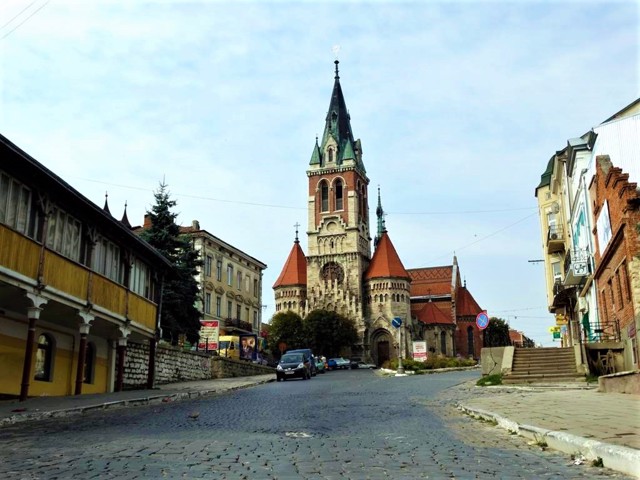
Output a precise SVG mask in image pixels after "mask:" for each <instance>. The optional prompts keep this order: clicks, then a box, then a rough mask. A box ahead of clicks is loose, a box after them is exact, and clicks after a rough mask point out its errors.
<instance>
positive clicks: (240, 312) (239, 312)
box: [236, 304, 242, 320]
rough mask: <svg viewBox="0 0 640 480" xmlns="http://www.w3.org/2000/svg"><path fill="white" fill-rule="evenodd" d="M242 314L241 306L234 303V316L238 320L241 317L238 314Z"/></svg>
mask: <svg viewBox="0 0 640 480" xmlns="http://www.w3.org/2000/svg"><path fill="white" fill-rule="evenodd" d="M241 314H242V306H241V305H240V304H238V305H236V318H237V319H238V320H240V319H241V318H242V317H241V316H240V315H241Z"/></svg>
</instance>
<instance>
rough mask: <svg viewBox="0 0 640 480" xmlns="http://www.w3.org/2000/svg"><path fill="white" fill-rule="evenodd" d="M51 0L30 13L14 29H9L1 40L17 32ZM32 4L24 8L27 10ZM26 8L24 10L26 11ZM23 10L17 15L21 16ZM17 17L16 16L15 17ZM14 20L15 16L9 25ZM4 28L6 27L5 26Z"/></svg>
mask: <svg viewBox="0 0 640 480" xmlns="http://www.w3.org/2000/svg"><path fill="white" fill-rule="evenodd" d="M50 1H51V0H46V1H45V2H44V3H43V4H42V5H40V6H39V7H38V8H37V9H36V10H35V11H34V12H33V13H32V14H31V15H29V16H28V17H27V18H25V19H24V20H23V21H22V22H20V23H19V24H18V25H16V26H15V27H14V28H13V29H12V30H9V31H8V32H7V33H5V34H4V35H3V36H2V37H1V38H0V40H4V39H5V38H7V37H8V36H9V35H11V34H12V33H13V32H15V31H16V30H17V29H18V28H20V27H21V26H22V25H24V24H25V22H26V21H27V20H29V19H30V18H31V17H33V16H34V15H35V14H36V13H38V12H39V11H40V10H42V9H43V8H44V7H45V5H46V4H47V3H49V2H50ZM31 5H33V3H31V4H30V5H29V6H28V7H26V8H25V9H24V10H26V9H27V8H29V7H30V6H31ZM24 10H23V11H22V12H24ZM22 12H20V13H19V14H18V15H16V17H17V16H19V15H20V14H21V13H22ZM14 18H15V17H14ZM12 21H13V18H12V19H11V20H9V22H8V23H7V25H8V24H9V23H11V22H12ZM3 28H4V27H3Z"/></svg>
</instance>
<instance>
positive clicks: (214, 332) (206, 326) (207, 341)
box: [198, 320, 220, 350]
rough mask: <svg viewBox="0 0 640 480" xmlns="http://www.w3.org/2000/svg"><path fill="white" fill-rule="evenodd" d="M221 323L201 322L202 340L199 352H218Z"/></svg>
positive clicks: (216, 321)
mask: <svg viewBox="0 0 640 480" xmlns="http://www.w3.org/2000/svg"><path fill="white" fill-rule="evenodd" d="M219 334H220V322H219V321H218V320H200V339H199V340H198V350H218V338H219Z"/></svg>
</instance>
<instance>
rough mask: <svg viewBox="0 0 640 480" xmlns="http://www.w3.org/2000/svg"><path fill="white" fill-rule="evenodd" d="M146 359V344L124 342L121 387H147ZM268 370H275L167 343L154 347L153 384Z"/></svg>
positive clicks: (147, 348) (242, 374)
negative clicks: (187, 349)
mask: <svg viewBox="0 0 640 480" xmlns="http://www.w3.org/2000/svg"><path fill="white" fill-rule="evenodd" d="M148 362H149V345H148V344H146V343H144V344H142V343H133V342H129V343H128V344H127V355H126V356H125V362H124V387H125V388H126V389H129V390H133V389H137V388H146V387H147V371H148V365H149V363H148ZM269 373H274V374H275V370H274V369H273V368H271V367H265V366H262V365H256V364H254V363H250V362H246V361H244V360H233V359H230V358H223V357H217V356H212V355H210V354H207V353H202V352H189V351H184V350H181V349H179V348H177V347H172V346H170V345H158V348H157V349H156V378H155V385H164V384H167V383H176V382H186V381H190V380H210V379H212V378H229V377H244V376H249V375H262V374H269Z"/></svg>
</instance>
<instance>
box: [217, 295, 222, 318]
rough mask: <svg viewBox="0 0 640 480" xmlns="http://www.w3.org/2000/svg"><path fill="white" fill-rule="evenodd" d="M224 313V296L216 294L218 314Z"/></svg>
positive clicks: (218, 315)
mask: <svg viewBox="0 0 640 480" xmlns="http://www.w3.org/2000/svg"><path fill="white" fill-rule="evenodd" d="M221 313H222V297H220V296H216V316H217V317H220V316H221Z"/></svg>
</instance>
